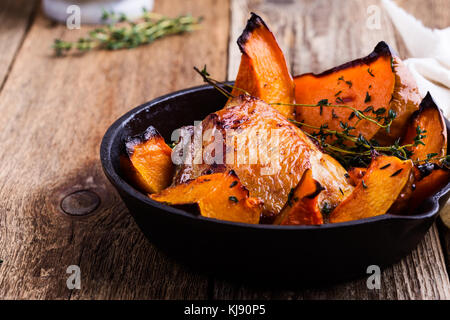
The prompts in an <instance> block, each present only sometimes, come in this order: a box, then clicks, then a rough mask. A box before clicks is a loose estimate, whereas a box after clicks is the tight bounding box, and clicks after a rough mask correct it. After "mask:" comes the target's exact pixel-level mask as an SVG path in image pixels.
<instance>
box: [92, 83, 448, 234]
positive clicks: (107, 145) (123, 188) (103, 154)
mask: <svg viewBox="0 0 450 320" xmlns="http://www.w3.org/2000/svg"><path fill="white" fill-rule="evenodd" d="M211 89H213V87H212V86H211V85H200V86H195V87H191V88H187V89H182V90H178V91H175V92H171V93H168V94H165V95H163V96H160V97H157V98H155V99H153V100H150V101H148V102H145V103H143V104H141V105H139V106H137V107H135V108H133V109H131V110H129V111H128V112H126V113H125V114H123V115H122V116H121V117H119V118H118V119H117V120H116V121H114V122H113V123H112V124H111V125H110V126H109V128H108V129H107V131H106V133H105V134H104V136H103V138H102V141H101V144H100V161H101V164H102V168H103V171H104V173H105V175H106V177H107V178H108V180H109V181H110V182H111V183H112V185H113V186H114V187H115V188H116V189H117V190H118V191H119V192H124V193H126V194H127V195H128V196H129V197H131V198H134V199H135V200H136V201H139V202H141V203H143V204H145V205H146V206H150V207H155V208H156V209H159V210H162V211H166V212H168V213H170V214H176V215H180V216H182V217H184V218H188V219H192V221H193V222H197V223H212V224H220V225H227V226H234V227H238V228H246V229H267V230H291V231H297V230H325V229H335V228H346V227H352V226H356V225H361V224H371V223H376V222H381V221H387V220H394V221H395V220H398V221H402V220H405V221H408V220H425V219H429V218H434V217H435V216H436V215H437V214H438V213H439V211H440V210H441V206H442V205H441V204H440V200H441V199H442V198H443V197H445V196H446V195H447V194H448V193H450V182H449V183H447V185H446V186H445V187H443V188H442V189H441V190H440V191H439V192H437V193H436V194H434V195H433V196H431V197H430V198H428V200H426V201H431V202H432V207H431V208H430V209H429V210H428V211H425V212H423V213H420V214H415V215H394V214H383V215H379V216H376V217H370V218H364V219H359V220H353V221H346V222H339V223H329V224H322V225H300V226H281V225H269V224H248V223H242V222H232V221H226V220H218V219H214V218H207V217H203V216H201V215H193V214H192V213H189V212H187V211H184V210H181V209H177V208H174V207H171V206H169V205H165V204H162V203H159V202H157V201H155V200H152V199H150V198H149V197H147V196H145V195H144V193H142V192H140V191H138V190H136V189H135V188H134V187H132V186H131V185H130V184H128V182H126V181H125V180H124V179H123V178H122V177H121V176H120V175H119V173H118V172H116V170H115V169H114V166H113V164H112V162H113V161H112V160H113V159H112V154H111V148H112V144H113V141H115V139H117V136H118V135H119V134H120V133H121V132H122V130H123V128H124V127H125V125H126V124H127V123H128V122H129V121H130V120H131V119H132V118H134V116H135V114H137V113H139V112H140V111H141V110H144V109H151V108H152V107H153V106H154V105H156V104H159V103H161V102H164V101H168V100H171V99H173V98H178V97H180V96H183V95H186V94H192V93H199V92H202V91H205V90H211ZM444 119H445V124H446V128H447V132H449V131H450V121H448V120H447V119H446V118H444Z"/></svg>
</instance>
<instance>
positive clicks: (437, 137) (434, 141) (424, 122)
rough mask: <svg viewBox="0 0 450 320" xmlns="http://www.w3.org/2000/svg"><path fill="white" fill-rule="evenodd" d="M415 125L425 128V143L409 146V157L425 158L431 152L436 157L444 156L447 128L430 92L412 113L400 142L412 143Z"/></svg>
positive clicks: (415, 133)
mask: <svg viewBox="0 0 450 320" xmlns="http://www.w3.org/2000/svg"><path fill="white" fill-rule="evenodd" d="M417 126H420V129H422V130H426V133H424V135H425V136H426V137H424V138H423V139H422V142H423V143H424V144H425V145H422V144H419V145H417V146H414V147H411V148H409V150H410V151H412V152H413V155H412V157H411V159H413V160H425V159H427V155H428V154H431V153H436V154H437V156H436V157H442V156H445V155H446V154H447V128H446V126H445V121H444V116H443V115H442V112H441V110H440V109H439V108H438V106H437V105H436V103H435V102H434V100H433V98H432V97H431V95H430V93H428V94H427V95H426V96H425V98H424V99H423V100H422V102H421V103H420V109H419V110H417V111H416V112H414V114H413V115H412V117H411V120H410V123H409V125H408V128H407V130H406V133H405V136H404V138H403V141H402V144H412V143H414V137H415V136H416V135H417V132H416V128H417Z"/></svg>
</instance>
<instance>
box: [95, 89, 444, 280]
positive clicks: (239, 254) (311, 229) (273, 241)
mask: <svg viewBox="0 0 450 320" xmlns="http://www.w3.org/2000/svg"><path fill="white" fill-rule="evenodd" d="M224 103H225V98H224V97H223V96H222V95H221V94H220V93H218V92H217V91H216V90H215V89H213V88H212V87H210V86H200V87H195V88H191V89H186V90H182V91H178V92H175V93H172V94H168V95H166V96H163V97H160V98H157V99H155V100H152V101H150V102H148V103H145V104H143V105H141V106H139V107H137V108H135V109H133V110H131V111H129V112H128V113H126V114H125V115H123V116H122V117H121V118H119V119H118V120H117V121H116V122H114V123H113V124H112V126H111V127H110V128H109V129H108V131H107V132H106V134H105V136H104V138H103V141H102V144H101V149H100V156H101V162H102V165H103V170H104V172H105V174H106V176H107V177H108V179H109V180H110V181H111V183H112V184H113V185H114V187H115V188H116V189H117V191H118V192H119V194H120V196H121V197H122V199H123V201H124V202H125V204H126V206H127V207H128V209H129V211H130V213H131V214H132V216H133V217H134V219H135V220H136V222H137V224H138V225H139V227H140V228H141V230H142V232H143V233H144V234H145V235H146V236H147V237H148V238H149V239H150V240H151V241H152V242H154V243H155V244H156V245H157V246H159V247H160V248H162V249H163V250H165V251H166V252H167V253H168V254H169V255H170V256H172V257H175V258H177V259H181V260H182V261H183V262H184V263H187V264H189V265H191V266H193V267H194V268H195V269H196V270H203V271H207V272H211V273H214V274H218V273H220V274H222V275H226V276H228V277H229V276H231V277H244V278H250V279H256V280H257V281H259V280H264V281H266V280H275V281H280V280H287V281H288V282H290V281H296V280H298V281H306V282H308V283H309V282H317V281H320V282H322V281H330V280H340V279H344V278H349V277H354V276H357V275H362V274H366V271H367V267H368V266H369V265H378V266H380V267H381V268H382V267H383V266H386V265H389V264H392V263H394V262H396V261H398V260H399V259H400V258H402V257H403V256H405V255H406V254H408V253H409V252H410V251H411V250H413V249H414V248H415V247H416V245H417V244H418V242H419V241H420V240H421V239H422V237H423V236H424V235H425V233H426V232H427V230H428V229H429V228H430V226H431V225H432V223H433V222H434V220H435V218H436V216H437V215H438V212H439V210H440V209H441V208H442V207H443V206H444V204H445V202H446V201H447V199H448V198H449V196H450V183H449V184H447V186H446V187H445V188H443V190H441V191H440V192H439V193H437V194H436V195H434V196H433V197H431V198H429V199H427V201H425V203H424V204H423V206H422V207H421V208H420V210H419V212H418V213H416V214H414V215H382V216H378V217H373V218H368V219H363V220H358V221H351V222H345V223H338V224H327V225H321V226H274V225H249V224H243V223H234V222H227V221H219V220H215V219H210V218H205V217H201V216H196V215H193V214H191V213H189V212H186V211H183V210H181V209H177V208H173V207H170V206H167V205H164V204H161V203H158V202H155V201H153V200H151V199H150V198H148V197H147V196H146V195H145V194H143V193H141V192H140V191H138V190H136V189H135V188H133V187H132V186H131V185H130V184H128V183H127V181H125V180H124V179H123V177H122V175H121V172H120V168H119V155H120V154H121V153H122V152H124V151H123V144H124V142H123V141H124V139H125V138H126V137H129V136H132V135H136V134H138V133H141V132H143V131H144V130H145V129H146V128H147V127H148V126H149V125H153V126H154V127H156V128H157V130H158V131H159V132H160V133H161V134H162V135H163V137H164V138H165V139H166V141H171V140H170V138H171V133H172V131H173V130H175V129H177V128H179V127H181V126H184V125H192V124H193V123H194V121H195V120H202V119H203V118H205V116H206V115H208V114H209V113H211V112H214V111H217V110H219V109H221V108H222V106H223V105H224ZM449 128H450V125H449V123H448V122H447V131H449ZM449 136H450V133H449Z"/></svg>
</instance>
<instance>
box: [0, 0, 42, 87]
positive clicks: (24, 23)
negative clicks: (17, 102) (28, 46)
mask: <svg viewBox="0 0 450 320" xmlns="http://www.w3.org/2000/svg"><path fill="white" fill-rule="evenodd" d="M36 5H37V1H35V0H3V1H2V3H1V5H0V21H1V24H0V52H1V53H0V90H1V88H2V87H3V84H4V82H5V79H6V76H7V74H8V71H9V69H10V67H11V64H12V63H13V61H14V58H15V56H16V53H17V51H18V49H19V48H20V46H21V45H22V42H23V39H24V37H25V34H26V33H27V30H28V27H29V25H30V23H31V21H32V20H33V12H34V10H35V8H36Z"/></svg>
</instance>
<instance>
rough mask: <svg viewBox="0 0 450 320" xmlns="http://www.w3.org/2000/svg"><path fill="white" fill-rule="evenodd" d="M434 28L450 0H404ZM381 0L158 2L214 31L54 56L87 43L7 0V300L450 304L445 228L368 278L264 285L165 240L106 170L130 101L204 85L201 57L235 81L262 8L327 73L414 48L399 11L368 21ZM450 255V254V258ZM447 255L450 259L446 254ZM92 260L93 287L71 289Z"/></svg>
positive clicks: (306, 64) (1, 217) (2, 79)
mask: <svg viewBox="0 0 450 320" xmlns="http://www.w3.org/2000/svg"><path fill="white" fill-rule="evenodd" d="M397 2H398V3H399V4H400V5H401V6H403V7H404V8H406V9H407V11H409V12H410V13H412V14H414V15H416V16H417V17H419V18H420V19H421V20H423V22H424V23H425V24H426V25H427V26H431V27H441V28H442V27H446V26H448V25H450V2H449V1H448V0H433V1H422V0H408V1H406V0H402V1H397ZM372 4H375V5H378V6H379V8H380V9H381V10H382V7H381V6H380V2H378V1H375V0H345V1H344V0H340V1H337V0H315V1H313V0H303V1H294V0H279V1H275V0H259V1H257V0H230V1H223V0H222V1H218V0H190V1H175V0H159V1H156V7H155V11H156V12H159V13H164V14H167V15H170V16H174V15H178V14H185V13H192V14H193V15H195V16H203V17H204V18H205V20H204V22H203V29H202V30H201V31H197V32H194V33H191V34H187V35H184V36H174V37H170V38H166V39H163V40H161V41H158V42H156V43H154V44H152V45H150V46H146V47H141V48H137V49H134V50H127V51H117V52H104V51H103V52H91V53H88V54H86V55H74V56H70V57H65V58H55V57H53V55H52V51H51V49H50V45H51V44H52V42H53V40H54V39H55V38H64V39H76V38H78V37H79V36H80V35H82V34H84V33H85V32H86V31H87V30H88V28H87V27H82V29H81V30H68V29H66V27H65V26H64V25H60V24H55V23H52V22H50V21H49V20H47V19H46V18H45V17H44V16H43V15H42V13H41V10H40V5H39V3H38V2H35V1H30V0H3V1H1V4H0V21H1V22H2V23H1V24H0V110H1V113H0V114H1V116H0V128H1V130H0V199H1V200H0V258H1V259H2V260H3V264H2V265H1V266H0V298H7V299H11V298H12V299H16V298H25V299H28V298H36V299H161V298H163V299H206V298H212V299H225V298H226V299H234V298H237V299H241V298H244V299H251V298H257V299H260V298H261V299H328V298H334V299H347V298H349V299H450V284H449V277H448V269H447V268H446V262H445V261H446V259H448V246H447V245H446V244H448V239H449V238H448V236H446V232H447V231H446V229H444V228H442V230H441V232H438V228H437V227H436V226H433V227H432V228H431V230H430V231H429V232H428V233H427V235H426V237H425V238H424V239H423V241H422V242H421V243H420V244H419V246H418V247H417V249H415V250H414V251H413V252H412V253H411V254H410V255H408V256H407V257H406V258H404V259H403V260H402V261H401V262H399V263H397V264H396V265H394V266H391V267H390V268H387V269H386V270H383V273H382V278H381V280H382V283H381V289H380V290H369V289H367V286H366V279H360V280H356V281H352V282H347V283H341V284H337V285H332V286H329V287H321V288H292V289H290V290H282V289H273V288H270V287H264V286H263V285H261V286H258V287H255V286H254V285H248V284H244V283H237V282H230V281H225V280H221V279H216V278H215V277H210V276H206V275H203V274H198V273H196V272H195V271H194V270H188V269H187V268H186V267H184V266H183V265H179V264H177V263H176V262H174V261H173V260H172V259H171V258H170V257H167V256H166V255H164V254H163V253H161V252H160V251H159V250H158V249H156V248H155V247H154V246H153V245H152V244H151V243H150V242H148V241H147V239H146V238H145V237H144V236H143V235H142V233H141V232H140V231H139V229H138V227H137V226H136V224H135V223H134V221H133V219H132V218H131V216H130V215H129V214H128V212H127V209H126V208H125V206H124V204H123V203H122V202H121V200H120V199H119V197H118V195H117V193H116V192H115V190H114V189H113V188H112V187H111V185H110V184H109V183H108V181H107V180H106V178H105V177H104V175H103V173H102V170H101V166H100V161H99V144H100V141H101V138H102V136H103V134H104V133H105V131H106V129H107V128H108V126H109V125H110V124H111V123H112V122H113V121H114V120H115V119H116V118H117V117H119V116H120V115H122V114H123V113H125V112H126V111H127V110H129V109H130V108H132V107H134V106H136V105H138V104H141V103H143V102H145V101H148V100H151V99H153V98H155V97H157V96H159V95H162V94H165V93H168V92H171V91H174V90H178V89H182V88H186V87H191V86H194V85H198V84H200V83H201V79H200V78H199V77H198V76H197V75H195V73H194V72H193V71H192V67H193V66H203V65H204V64H207V65H208V70H209V71H210V72H211V73H212V74H213V75H214V76H215V77H216V78H218V79H226V78H228V79H233V78H234V77H235V74H236V70H237V66H238V63H239V59H240V54H239V52H238V49H237V46H236V44H235V41H236V39H237V37H238V35H239V34H240V32H241V30H242V28H243V26H244V24H245V20H246V19H247V18H248V16H249V11H255V12H257V13H258V14H260V15H261V16H263V18H264V19H266V22H267V23H268V24H269V26H271V28H272V30H273V31H274V33H275V34H276V36H277V38H278V40H279V42H280V45H281V47H282V48H283V50H284V52H285V53H286V57H287V59H288V63H289V64H290V66H291V70H292V72H293V74H299V73H303V72H310V71H314V72H317V71H320V70H324V69H326V68H329V67H332V66H335V65H337V64H339V63H342V62H345V61H347V60H350V59H353V58H357V57H361V56H364V55H366V54H367V53H369V52H371V51H372V49H373V47H374V46H375V44H376V43H377V42H378V41H379V40H385V41H387V42H388V43H390V44H391V45H392V46H393V47H395V48H397V50H398V51H399V53H400V55H401V57H407V55H408V52H407V50H406V48H405V46H404V44H403V43H402V41H401V39H400V38H399V36H398V35H397V33H396V31H395V29H394V27H393V26H392V23H391V22H390V20H389V17H388V16H387V15H386V13H385V12H384V11H381V20H380V22H381V24H380V26H381V28H380V29H375V30H371V29H369V28H367V27H366V19H367V16H368V15H367V8H368V6H369V5H372ZM79 190H90V191H92V192H94V193H95V194H97V195H98V196H99V197H100V200H101V202H100V204H99V206H98V208H97V209H96V210H95V211H94V212H93V213H92V214H90V215H88V216H84V217H71V216H69V215H67V214H64V213H63V212H62V210H61V206H60V203H61V200H62V199H63V198H64V197H66V196H67V195H69V194H71V193H73V192H76V191H79ZM447 261H448V260H447ZM447 263H448V262H447ZM69 265H78V266H80V268H81V290H69V289H68V288H67V286H66V280H67V277H68V274H67V273H66V269H67V267H68V266H69Z"/></svg>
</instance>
